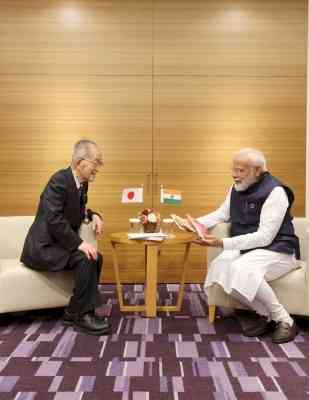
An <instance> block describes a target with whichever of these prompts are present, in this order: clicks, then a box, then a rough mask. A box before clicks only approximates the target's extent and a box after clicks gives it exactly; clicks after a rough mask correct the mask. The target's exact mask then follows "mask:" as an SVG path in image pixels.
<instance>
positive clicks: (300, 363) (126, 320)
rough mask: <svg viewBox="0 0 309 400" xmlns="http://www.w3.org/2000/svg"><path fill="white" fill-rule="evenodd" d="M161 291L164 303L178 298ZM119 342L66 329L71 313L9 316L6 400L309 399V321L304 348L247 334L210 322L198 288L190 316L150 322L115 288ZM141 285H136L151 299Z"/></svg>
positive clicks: (108, 296) (2, 353)
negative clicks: (121, 301)
mask: <svg viewBox="0 0 309 400" xmlns="http://www.w3.org/2000/svg"><path fill="white" fill-rule="evenodd" d="M177 288H178V287H177V285H161V286H160V287H159V301H160V302H161V303H165V304H169V303H173V302H174V301H175V298H176V296H177ZM101 292H102V295H103V297H104V300H105V302H106V305H105V306H104V307H102V309H101V310H99V311H100V313H101V314H105V315H110V321H111V322H112V325H113V334H112V335H111V336H101V337H96V336H87V335H84V334H81V333H76V332H75V331H74V330H73V329H72V328H64V327H63V326H62V325H61V320H60V318H61V314H62V311H63V310H61V309H54V310H40V311H32V312H27V313H19V314H15V315H2V316H1V318H0V399H1V400H2V399H3V400H4V399H5V400H11V399H15V400H33V399H35V400H45V399H46V400H47V399H54V400H99V399H100V400H101V399H104V400H114V399H115V400H116V399H117V400H120V399H121V400H156V399H160V400H169V399H171V400H172V399H173V400H174V399H175V400H178V399H179V400H187V399H194V400H199V399H203V400H206V399H215V400H232V399H233V400H234V399H241V400H248V399H250V400H255V399H266V400H285V399H293V400H294V399H297V400H298V399H309V378H308V375H309V362H308V355H309V328H308V327H309V323H308V322H307V321H306V320H298V323H299V325H300V326H301V332H300V334H299V335H298V336H297V338H296V340H295V342H292V343H288V344H284V345H275V344H272V342H271V337H270V336H269V337H268V336H266V337H264V338H263V340H261V339H257V338H250V339H249V338H246V337H244V336H243V335H242V334H241V327H240V325H239V323H238V322H237V320H236V319H234V318H223V317H220V316H219V317H218V318H217V320H216V323H215V325H210V324H209V323H208V321H207V318H205V313H207V303H206V296H205V294H204V293H203V291H202V289H201V287H200V286H199V285H188V286H187V289H186V293H185V299H184V304H183V310H182V312H181V313H174V314H172V313H171V314H165V313H164V314H163V313H160V314H159V315H158V317H157V318H154V319H148V318H144V317H143V316H141V315H139V314H125V315H121V314H120V312H119V308H118V302H117V299H116V294H115V288H114V287H113V286H109V285H104V286H101ZM142 300H143V287H142V286H141V285H135V286H129V287H127V288H126V302H127V303H128V304H135V303H141V302H142Z"/></svg>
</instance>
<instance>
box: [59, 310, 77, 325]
mask: <svg viewBox="0 0 309 400" xmlns="http://www.w3.org/2000/svg"><path fill="white" fill-rule="evenodd" d="M76 318H77V314H72V313H70V312H69V311H68V310H64V314H63V317H62V323H63V325H66V326H71V325H74V322H75V319H76Z"/></svg>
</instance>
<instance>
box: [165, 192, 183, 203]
mask: <svg viewBox="0 0 309 400" xmlns="http://www.w3.org/2000/svg"><path fill="white" fill-rule="evenodd" d="M161 203H165V204H180V203H181V192H180V191H179V190H171V189H161Z"/></svg>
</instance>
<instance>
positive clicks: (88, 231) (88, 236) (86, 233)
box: [79, 221, 98, 249]
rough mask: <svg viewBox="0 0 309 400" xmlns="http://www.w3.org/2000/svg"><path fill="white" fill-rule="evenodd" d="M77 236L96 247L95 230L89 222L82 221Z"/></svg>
mask: <svg viewBox="0 0 309 400" xmlns="http://www.w3.org/2000/svg"><path fill="white" fill-rule="evenodd" d="M79 236H80V238H81V239H83V240H84V241H85V242H87V243H90V244H92V245H93V246H94V247H95V248H96V249H97V248H98V241H97V237H96V234H95V232H94V231H93V229H92V226H91V222H89V221H87V222H86V221H84V222H83V223H82V224H81V226H80V228H79Z"/></svg>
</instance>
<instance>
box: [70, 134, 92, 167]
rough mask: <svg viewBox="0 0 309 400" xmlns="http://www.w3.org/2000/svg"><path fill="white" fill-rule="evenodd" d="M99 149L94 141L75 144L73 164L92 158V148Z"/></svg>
mask: <svg viewBox="0 0 309 400" xmlns="http://www.w3.org/2000/svg"><path fill="white" fill-rule="evenodd" d="M93 146H95V147H98V145H97V144H96V143H95V142H93V141H92V140H88V139H82V140H79V141H78V142H76V143H75V145H74V148H73V154H72V162H74V161H76V160H80V159H82V158H90V157H91V147H93Z"/></svg>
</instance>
